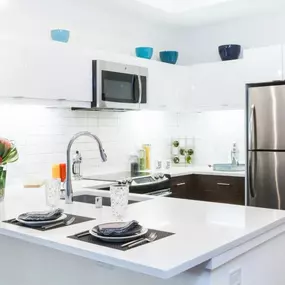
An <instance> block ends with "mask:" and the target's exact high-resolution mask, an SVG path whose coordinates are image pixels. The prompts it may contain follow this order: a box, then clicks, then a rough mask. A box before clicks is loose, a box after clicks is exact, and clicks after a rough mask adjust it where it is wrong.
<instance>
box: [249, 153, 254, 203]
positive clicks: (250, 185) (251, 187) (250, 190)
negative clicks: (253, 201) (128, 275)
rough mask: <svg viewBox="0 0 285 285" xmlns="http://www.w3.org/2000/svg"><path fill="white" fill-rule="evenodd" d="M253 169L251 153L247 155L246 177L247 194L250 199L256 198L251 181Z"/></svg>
mask: <svg viewBox="0 0 285 285" xmlns="http://www.w3.org/2000/svg"><path fill="white" fill-rule="evenodd" d="M254 169H255V168H253V167H252V151H250V152H249V153H248V172H249V174H248V177H249V179H248V180H249V193H250V196H251V198H255V197H256V193H255V189H254V181H253V177H252V176H253V175H252V172H253V171H255V170H254Z"/></svg>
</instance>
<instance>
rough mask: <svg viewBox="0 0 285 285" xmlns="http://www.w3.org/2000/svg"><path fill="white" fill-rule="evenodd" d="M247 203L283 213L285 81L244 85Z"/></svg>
mask: <svg viewBox="0 0 285 285" xmlns="http://www.w3.org/2000/svg"><path fill="white" fill-rule="evenodd" d="M246 97H247V106H246V109H247V112H246V113H247V114H246V119H247V193H248V195H247V204H248V205H250V206H256V207H262V208H271V209H283V210H285V81H284V82H283V81H282V82H270V83H260V84H248V85H247V96H246Z"/></svg>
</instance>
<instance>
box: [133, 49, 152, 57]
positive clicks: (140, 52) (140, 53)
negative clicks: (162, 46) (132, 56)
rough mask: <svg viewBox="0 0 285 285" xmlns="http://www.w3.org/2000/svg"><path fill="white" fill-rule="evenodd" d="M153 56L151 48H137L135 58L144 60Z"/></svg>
mask: <svg viewBox="0 0 285 285" xmlns="http://www.w3.org/2000/svg"><path fill="white" fill-rule="evenodd" d="M152 55H153V48H152V47H137V48H136V56H137V57H140V58H145V59H151V58H152Z"/></svg>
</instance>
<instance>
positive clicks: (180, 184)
mask: <svg viewBox="0 0 285 285" xmlns="http://www.w3.org/2000/svg"><path fill="white" fill-rule="evenodd" d="M184 185H186V183H185V182H183V183H178V184H176V186H178V187H179V186H184Z"/></svg>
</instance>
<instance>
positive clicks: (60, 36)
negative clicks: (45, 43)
mask: <svg viewBox="0 0 285 285" xmlns="http://www.w3.org/2000/svg"><path fill="white" fill-rule="evenodd" d="M69 34H70V32H69V31H68V30H60V29H58V30H51V31H50V35H51V38H52V39H53V40H54V41H57V42H62V43H67V42H68V40H69Z"/></svg>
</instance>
